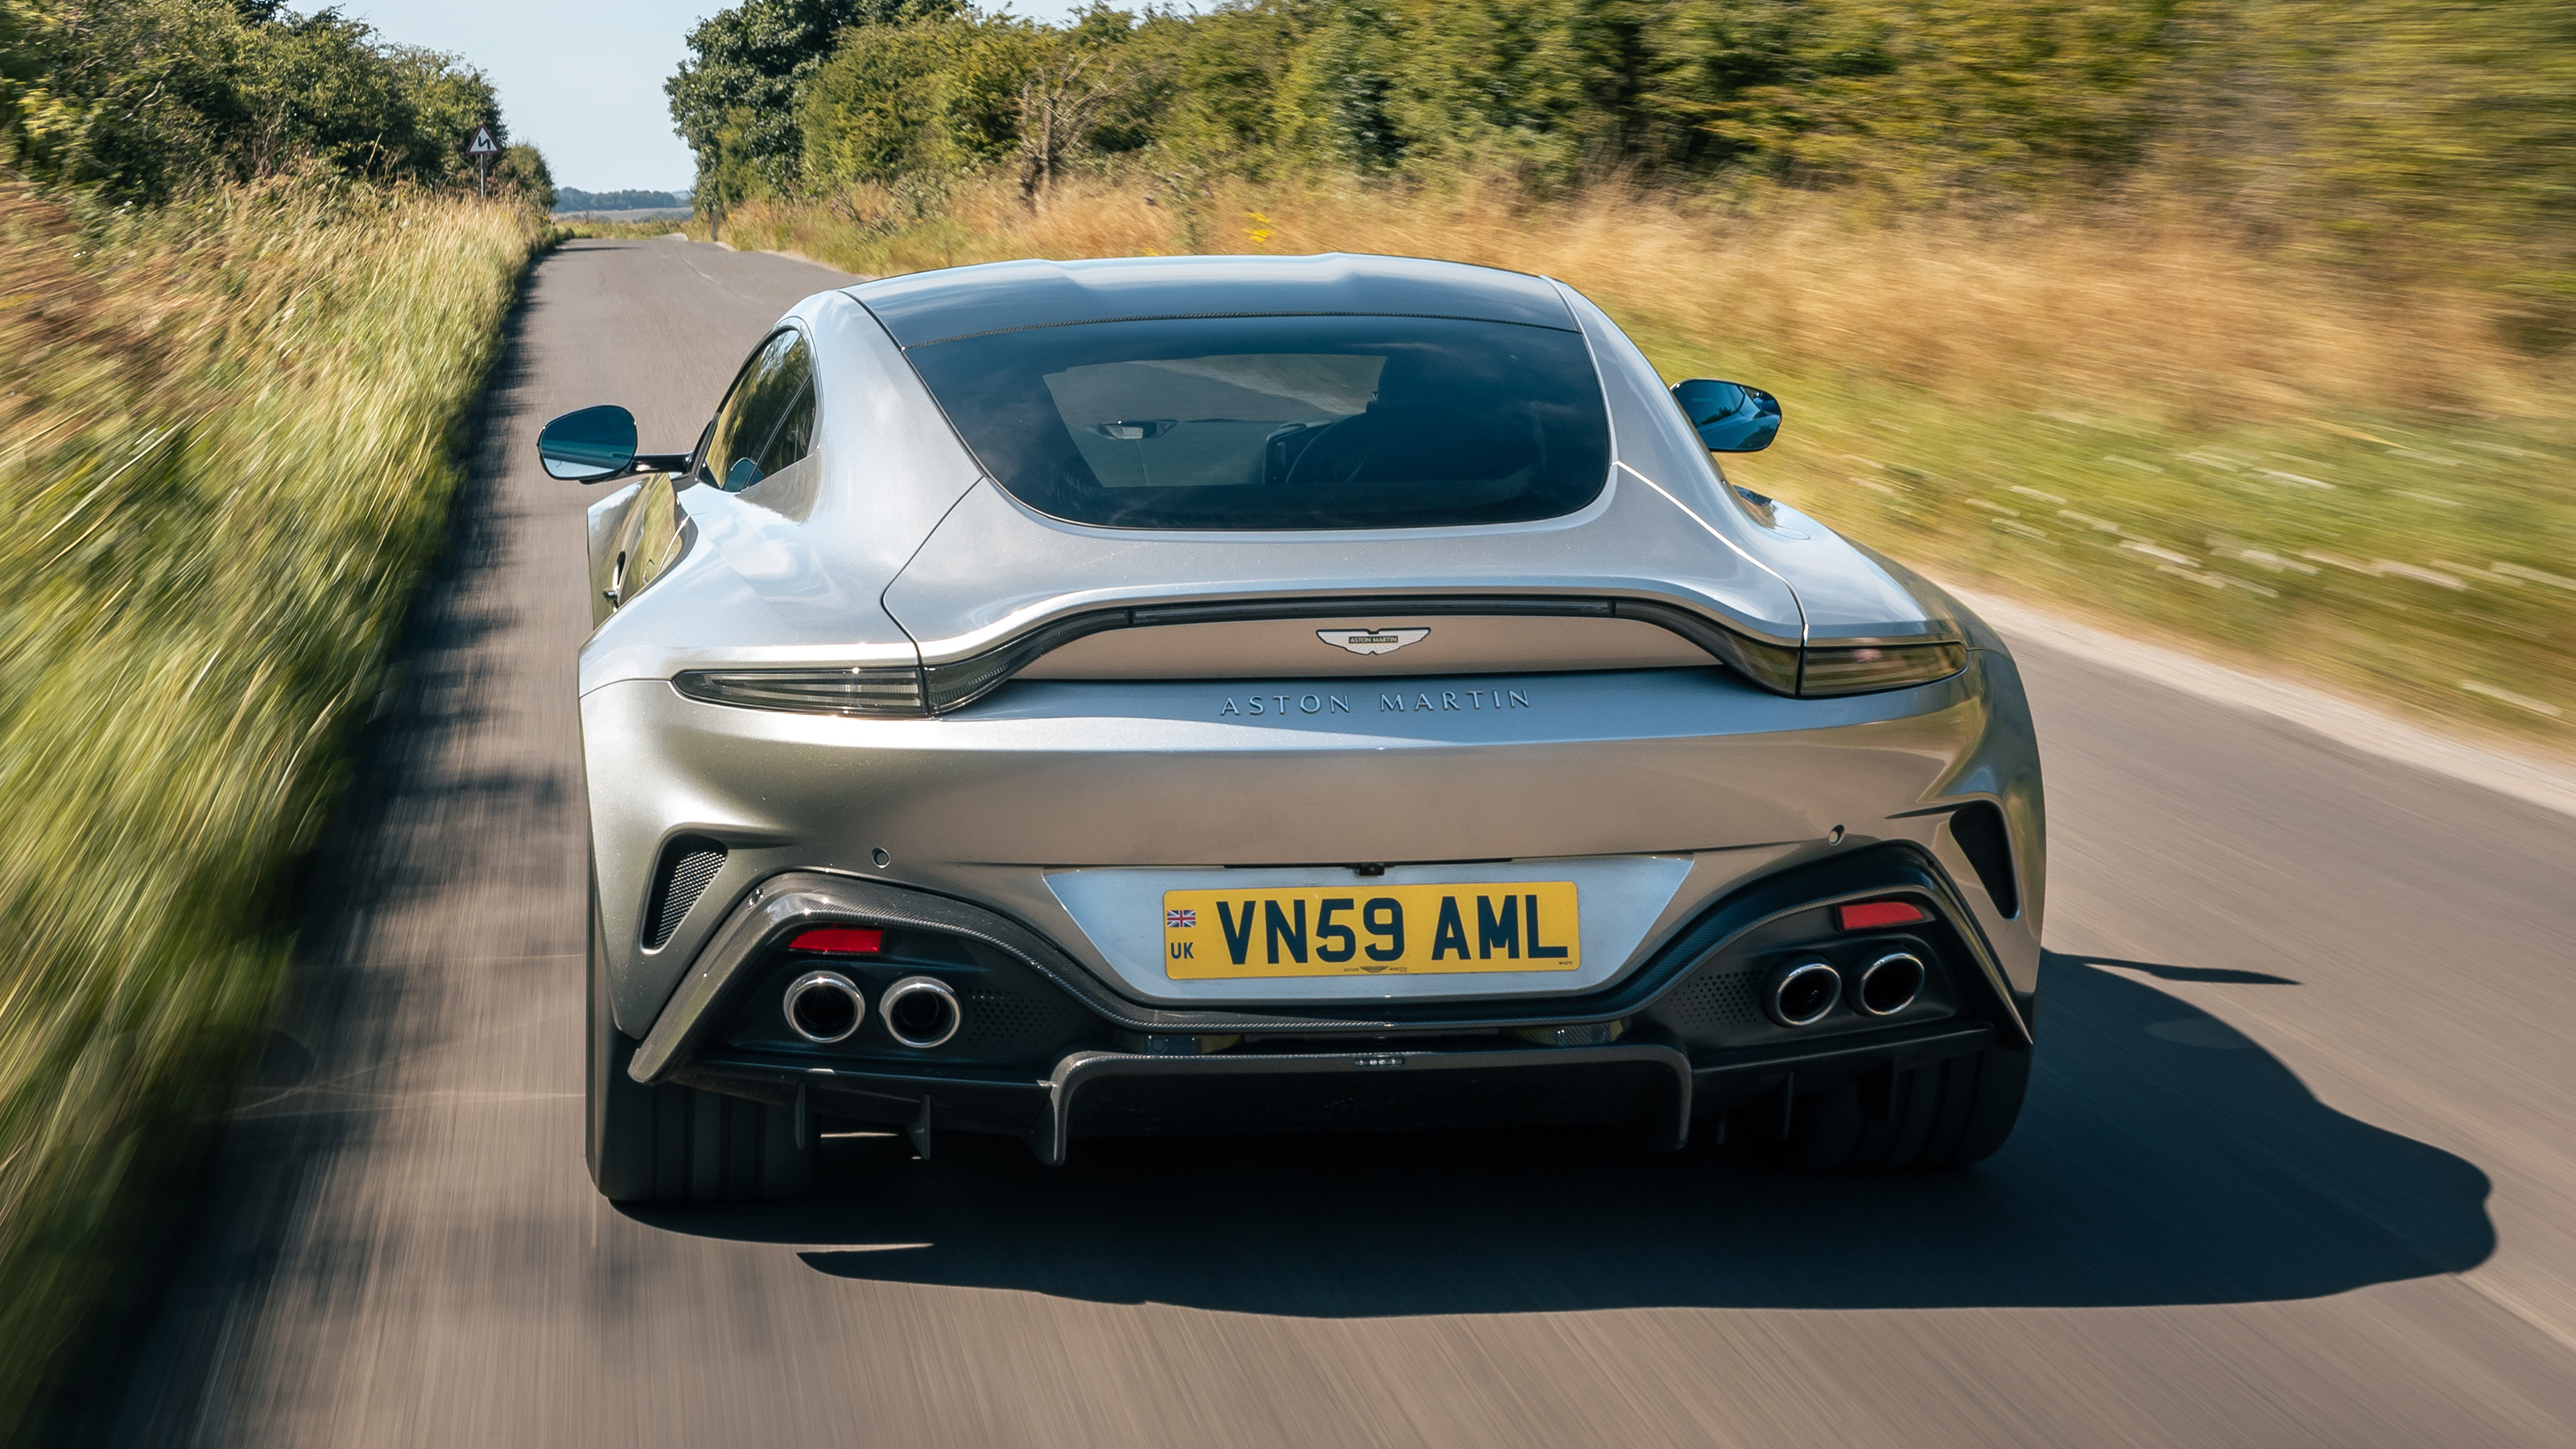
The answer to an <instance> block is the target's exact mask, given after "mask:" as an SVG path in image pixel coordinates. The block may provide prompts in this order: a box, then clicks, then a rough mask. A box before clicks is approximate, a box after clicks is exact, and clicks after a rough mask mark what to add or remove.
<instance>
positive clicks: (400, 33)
mask: <svg viewBox="0 0 2576 1449" xmlns="http://www.w3.org/2000/svg"><path fill="white" fill-rule="evenodd" d="M726 3H727V0H342V3H340V4H338V5H336V6H335V8H336V9H338V10H339V12H340V13H341V14H343V15H346V16H349V17H351V18H352V19H357V20H364V21H366V22H367V23H368V24H370V25H372V26H374V27H375V28H376V30H377V32H378V33H379V34H380V35H382V36H383V37H384V38H385V39H387V40H392V41H400V42H401V43H403V44H405V45H424V46H427V47H429V48H430V49H432V50H443V51H446V52H447V53H449V54H450V55H456V56H461V57H463V58H464V60H465V63H466V64H468V65H471V66H473V67H474V68H475V69H476V70H479V71H481V72H483V74H484V76H485V77H486V78H487V79H489V80H490V81H491V82H492V84H493V86H494V88H496V89H497V90H499V91H500V93H501V114H502V117H503V118H504V119H505V120H507V121H508V123H509V127H510V135H511V139H513V140H518V141H533V142H535V143H536V145H537V148H538V149H539V150H541V151H543V152H545V153H546V165H547V166H548V167H549V168H550V169H551V170H552V171H553V172H554V177H555V184H556V185H558V186H577V187H579V188H581V189H582V190H584V191H622V190H626V189H628V188H630V187H632V188H636V189H640V190H646V191H686V190H688V189H689V185H690V182H691V181H692V179H693V177H694V167H693V166H692V164H691V162H690V159H689V148H688V147H687V146H685V145H682V144H681V142H680V138H679V137H678V136H677V135H674V134H673V133H672V130H671V110H670V104H669V101H668V99H667V98H666V97H665V96H664V95H663V94H662V82H663V81H665V80H667V79H669V78H670V76H671V73H672V72H674V71H676V70H678V69H679V68H680V62H681V61H682V60H683V59H685V58H687V56H688V53H689V47H688V40H687V36H688V33H689V32H690V31H691V30H692V29H694V28H696V26H697V23H698V21H699V20H701V19H703V18H704V17H706V16H708V15H710V14H713V13H714V12H716V11H717V10H720V9H724V8H725V7H726ZM296 8H299V9H307V8H319V6H318V5H314V6H307V5H298V6H297V7H296ZM993 8H995V9H1000V8H1003V7H1002V6H999V5H996V6H995V7H993ZM1008 8H1009V9H1010V10H1011V11H1012V13H1014V14H1018V15H1025V16H1028V17H1029V18H1030V19H1033V20H1049V21H1061V20H1062V19H1064V18H1065V16H1066V15H1067V14H1069V13H1071V12H1072V11H1073V10H1075V9H1076V8H1078V7H1077V6H1076V5H1074V4H1072V3H1068V0H1014V3H1012V4H1011V5H1010V6H1009V7H1008Z"/></svg>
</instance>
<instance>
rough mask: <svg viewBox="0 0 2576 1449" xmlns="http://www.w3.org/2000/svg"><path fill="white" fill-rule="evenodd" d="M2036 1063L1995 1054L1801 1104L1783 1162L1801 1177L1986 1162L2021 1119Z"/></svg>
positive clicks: (1847, 1086) (2011, 1052)
mask: <svg viewBox="0 0 2576 1449" xmlns="http://www.w3.org/2000/svg"><path fill="white" fill-rule="evenodd" d="M2030 1059H2031V1051H2030V1050H2029V1049H2028V1048H2023V1049H2019V1050H2015V1049H2012V1048H2009V1047H1988V1048H1987V1049H1985V1050H1984V1051H1981V1052H1974V1053H1971V1054H1970V1055H1967V1056H1963V1057H1952V1058H1951V1059H1949V1060H1948V1061H1945V1062H1934V1063H1933V1064H1932V1065H1930V1066H1928V1067H1917V1068H1915V1069H1914V1070H1912V1071H1909V1072H1898V1073H1896V1074H1895V1077H1894V1080H1893V1081H1892V1082H1891V1081H1889V1080H1888V1079H1887V1078H1885V1077H1881V1078H1880V1079H1878V1080H1876V1081H1872V1080H1870V1079H1868V1078H1863V1079H1862V1080H1860V1081H1858V1082H1846V1083H1844V1084H1843V1085H1842V1086H1839V1087H1836V1088H1834V1089H1832V1090H1830V1091H1825V1092H1817V1093H1815V1094H1813V1095H1811V1096H1805V1097H1800V1098H1798V1099H1797V1100H1796V1101H1795V1102H1794V1103H1793V1104H1791V1107H1790V1111H1789V1135H1788V1139H1787V1140H1786V1141H1785V1142H1784V1143H1782V1144H1781V1146H1782V1149H1783V1151H1782V1155H1783V1157H1784V1158H1785V1160H1786V1162H1787V1165H1788V1166H1790V1167H1791V1168H1794V1169H1796V1170H1797V1171H1800V1172H1941V1171H1946V1170H1948V1169H1951V1168H1959V1167H1966V1166H1967V1165H1968V1164H1970V1163H1972V1162H1983V1161H1985V1160H1986V1159H1987V1158H1989V1157H1992V1156H1994V1154H1995V1151H1996V1149H1998V1148H2000V1147H2002V1146H2003V1145H2004V1139H2005V1138H2007V1137H2010V1136H2011V1135H2012V1130H2013V1123H2014V1122H2015V1121H2017V1120H2019V1118H2020V1117H2021V1101H2022V1096H2023V1094H2024V1093H2026V1092H2027V1091H2028V1090H2029V1089H2030Z"/></svg>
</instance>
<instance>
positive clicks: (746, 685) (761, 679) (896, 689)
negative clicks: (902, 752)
mask: <svg viewBox="0 0 2576 1449" xmlns="http://www.w3.org/2000/svg"><path fill="white" fill-rule="evenodd" d="M671 684H672V686H673V687H674V688H676V689H678V690H679V691H680V692H681V693H682V694H685V695H687V696H688V697H689V698H691V699H702V700H705V701H706V702H707V703H709V704H731V705H739V706H741V707H742V708H745V709H785V710H794V711H797V712H798V713H800V714H877V715H887V714H892V715H914V716H919V715H923V714H927V713H929V711H928V710H926V709H924V708H923V707H922V702H921V671H920V670H918V669H908V668H897V669H692V670H689V671H687V672H686V673H684V674H681V675H680V676H679V677H678V678H676V679H673V680H672V681H671Z"/></svg>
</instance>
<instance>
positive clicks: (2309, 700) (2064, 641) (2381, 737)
mask: <svg viewBox="0 0 2576 1449" xmlns="http://www.w3.org/2000/svg"><path fill="white" fill-rule="evenodd" d="M1939 582H1940V583H1941V587H1943V588H1945V589H1948V590H1949V591H1950V592H1951V593H1953V594H1956V595H1958V597H1959V600H1960V602H1962V603H1964V604H1966V605H1967V606H1968V607H1969V608H1971V609H1974V610H1976V611H1977V613H1978V614H1979V615H1980V616H1981V617H1983V618H1984V619H1985V621H1986V622H1987V623H1989V624H1992V625H1993V626H1994V627H1995V629H1996V631H1997V632H1999V633H2001V634H2002V635H2003V636H2004V637H2005V638H2006V639H2007V640H2008V641H2010V642H2012V643H2015V644H2019V643H2022V642H2024V641H2027V642H2030V643H2033V644H2037V645H2040V646H2041V647H2043V648H2054V649H2060V650H2064V651H2065V652H2067V653H2070V654H2074V655H2077V656H2079V657H2081V658H2083V659H2086V660H2089V661H2091V662H2093V663H2096V664H2101V665H2105V666H2107V667H2109V668H2112V669H2116V670H2119V671H2120V672H2122V673H2124V674H2130V675H2134V676H2137V677H2139V678H2142V679H2146V680H2150V681H2152V682H2154V683H2157V684H2161V685H2163V686H2165V687H2166V688H2168V689H2174V690H2178V691H2180V692H2182V693H2184V694H2189V695H2192V696H2195V697H2197V698H2200V699H2206V700H2209V701H2212V702H2213V703H2217V704H2223V705H2228V706H2231V707H2233V708H2236V709H2243V710H2250V711H2252V712H2254V713H2256V714H2262V715H2269V716H2271V717H2272V718H2274V719H2278V720H2283V721H2286V722H2288V723H2290V724H2294V725H2298V726H2300V727H2302V728H2304V729H2308V730H2312V731H2314V732H2315V733H2317V734H2321V735H2324V736H2325V737H2326V738H2328V739H2330V740H2333V741H2334V742H2336V743H2337V744H2340V745H2343V746H2346V747H2347V748H2350V749H2355V750H2359V751H2361V752H2362V753H2364V754H2367V755H2376V756H2378V757H2380V758H2382V759H2388V760H2395V761H2398V762H2399V763H2401V764H2407V765H2413V766H2415V767H2416V768H2417V769H2421V770H2429V771H2431V772H2433V773H2435V774H2438V775H2444V776H2448V777H2449V778H2451V779H2454V780H2459V781H2462V782H2464V783H2466V784H2471V785H2477V786H2481V787H2483V788H2485V789H2489V790H2493V791H2495V792H2496V793H2498V794H2500V795H2505V796H2509V797H2511V798H2513V799H2516V800H2520V801H2523V802H2524V803H2526V804H2531V805H2538V806H2540V807H2541V808H2543V809H2546V810H2555V811H2557V812H2559V813H2560V814H2562V815H2570V816H2576V767H2571V766H2569V765H2566V764H2562V763H2560V762H2558V761H2555V760H2551V759H2547V758H2544V757H2541V756H2538V755H2531V754H2525V753H2523V752H2521V751H2518V750H2513V749H2508V748H2506V747H2504V746H2501V745H2493V744H2487V743H2484V742H2480V741H2472V740H2467V739H2462V738H2460V737H2458V736H2455V735H2449V734H2445V733H2443V732H2441V731H2439V730H2436V729H2432V728H2429V727H2427V726H2424V725H2420V724H2417V723H2415V722H2414V721H2412V720H2406V719H2401V718H2399V717H2397V716H2396V715H2393V714H2389V713H2387V712H2385V711H2382V710H2379V709H2374V708H2372V707H2371V706H2369V705H2367V704H2363V703H2361V702H2360V701H2358V700H2354V699H2350V698H2347V697H2345V696H2343V695H2339V694H2335V693H2332V692H2330V691H2327V690H2324V689H2319V688H2317V687H2315V686H2314V685H2307V684H2297V683H2292V682H2290V681H2288V680H2283V679H2272V678H2267V677H2265V676H2263V675H2259V674H2254V673H2251V672H2249V671H2247V670H2244V669H2239V668H2236V667H2235V666H2233V665H2227V664H2220V663H2218V662H2216V661H2214V660H2210V659H2205V658H2202V657H2201V656H2199V655H2196V654H2190V653H2186V652H2184V651H2183V650H2180V649H2174V648H2168V647H2166V646H2165V645H2161V644H2149V643H2145V642H2143V641H2140V640H2137V639H2131V638H2128V637H2126V636H2124V635H2120V634H2114V633H2112V632H2110V631H2109V630H2107V629H2100V628H2096V627H2094V626H2093V625H2091V624H2086V623H2083V622H2080V621H2078V620H2075V619H2070V618H2067V617H2065V616H2064V615H2062V614H2054V613H2050V612H2048V611H2047V610H2044V609H2040V608H2036V607H2033V606H2032V605H2029V604H2025V603H2021V602H2019V601H2017V600H2014V599H2008V598H2004V597H2002V596H2000V595H1996V594H1990V593H1986V592H1984V591H1983V590H1978V589H1965V588H1960V587H1958V586H1957V585H1954V584H1952V583H1950V582H1948V581H1947V580H1941V581H1939Z"/></svg>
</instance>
